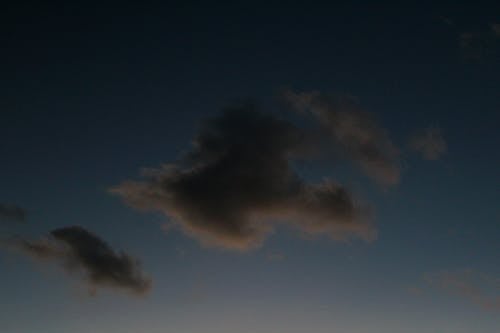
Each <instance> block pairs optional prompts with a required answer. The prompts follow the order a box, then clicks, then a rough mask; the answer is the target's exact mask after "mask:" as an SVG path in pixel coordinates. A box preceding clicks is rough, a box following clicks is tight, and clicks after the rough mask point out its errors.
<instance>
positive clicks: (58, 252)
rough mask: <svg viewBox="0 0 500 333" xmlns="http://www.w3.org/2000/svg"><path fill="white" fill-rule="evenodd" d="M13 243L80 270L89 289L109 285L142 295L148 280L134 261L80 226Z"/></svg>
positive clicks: (44, 258)
mask: <svg viewBox="0 0 500 333" xmlns="http://www.w3.org/2000/svg"><path fill="white" fill-rule="evenodd" d="M16 245H17V246H18V247H19V248H21V250H22V251H23V252H24V253H26V254H28V255H30V256H31V257H33V258H35V259H37V260H42V261H45V260H50V261H52V260H56V261H58V262H60V263H61V264H62V266H63V267H64V268H65V269H66V270H67V271H68V272H79V273H83V275H84V277H85V279H86V281H87V282H88V284H89V286H90V288H91V290H95V289H96V288H99V287H113V288H121V289H124V290H128V291H132V292H134V293H138V294H144V293H146V292H147V291H149V289H150V288H151V280H150V279H149V278H147V277H146V276H145V275H144V274H143V273H142V271H141V268H140V263H139V261H138V260H136V259H134V258H132V257H131V256H129V255H127V254H125V253H123V252H120V253H117V252H115V251H114V250H113V249H112V248H111V247H110V246H109V245H108V244H107V243H106V242H104V241H103V240H101V239H100V238H99V237H98V236H96V235H95V234H93V233H91V232H89V231H87V230H85V229H84V228H82V227H78V226H74V227H66V228H61V229H56V230H54V231H52V232H51V233H50V236H49V237H47V238H44V239H41V240H38V241H27V240H19V241H18V242H17V243H16Z"/></svg>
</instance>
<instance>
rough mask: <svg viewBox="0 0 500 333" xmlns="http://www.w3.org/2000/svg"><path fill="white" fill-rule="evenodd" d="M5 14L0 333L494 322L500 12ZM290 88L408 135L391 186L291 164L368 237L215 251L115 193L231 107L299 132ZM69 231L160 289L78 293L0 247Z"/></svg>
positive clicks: (40, 264)
mask: <svg viewBox="0 0 500 333" xmlns="http://www.w3.org/2000/svg"><path fill="white" fill-rule="evenodd" d="M0 19H1V23H0V24H1V26H2V29H1V30H0V31H1V32H0V37H1V39H0V40H1V41H2V54H1V55H0V57H1V58H2V61H1V64H0V66H1V67H0V72H1V73H2V74H1V80H0V84H1V89H0V94H1V98H0V101H1V106H0V110H1V117H0V156H2V163H1V166H0V168H1V169H0V170H1V172H0V184H1V186H0V233H1V234H0V236H1V238H2V247H1V248H0V266H1V267H2V268H1V269H2V271H1V272H2V273H1V274H0V286H1V287H0V288H1V289H0V290H1V301H0V331H1V332H5V333H17V332H23V333H31V332H37V333H45V332H47V333H63V332H72V333H90V332H92V333H93V332H99V333H100V332H106V333H115V332H116V333H118V332H120V333H136V332H147V333H160V332H176V333H182V332H186V333H188V332H189V333H198V332H199V333H201V332H204V333H205V332H214V333H215V332H217V333H247V332H248V333H250V332H252V333H254V332H266V333H269V332H273V333H277V332H286V333H295V332H317V333H322V332H325V333H326V332H334V333H382V332H405V333H406V332H407V333H413V332H415V333H417V332H419V333H420V332H429V333H431V332H432V333H433V332H435V333H438V332H439V333H446V332H450V333H452V332H453V333H470V332H480V333H494V332H499V331H500V265H499V255H500V242H499V239H500V227H499V223H500V205H499V203H498V198H499V188H500V172H499V170H500V155H499V153H498V147H499V145H500V131H499V129H498V124H499V123H500V99H499V97H500V95H499V87H500V84H499V83H500V82H499V78H500V25H499V24H500V6H499V5H495V6H493V5H490V6H481V5H479V4H478V5H474V6H472V5H458V4H451V3H450V4H442V5H441V4H434V5H432V6H426V5H423V4H420V5H419V6H414V7H412V6H394V5H392V4H383V3H378V4H376V5H375V4H369V2H364V3H363V2H359V3H357V4H351V5H345V6H342V5H338V6H336V5H330V6H324V5H313V4H312V3H310V2H309V3H307V2H304V3H302V4H299V3H294V4H284V3H280V4H272V3H265V4H264V3H257V2H245V3H239V4H235V2H232V3H231V4H229V5H228V4H225V5H217V4H205V5H200V4H187V2H185V1H179V2H178V4H174V3H173V2H172V3H171V4H168V5H167V4H165V5H139V4H132V3H131V4H123V3H121V4H119V5H108V6H104V5H102V4H100V5H92V4H89V3H83V4H67V3H62V4H56V3H53V4H45V5H41V4H30V3H20V2H19V3H16V4H11V5H6V6H4V8H3V9H2V11H1V14H0ZM288 91H293V92H297V93H302V92H303V93H310V92H313V91H315V92H319V93H321V94H326V95H328V94H336V95H337V96H339V95H340V96H352V98H353V99H356V101H358V102H359V105H360V107H361V108H362V109H363V110H365V111H367V112H369V113H373V116H374V117H375V118H376V119H377V123H378V124H379V125H380V127H381V128H382V129H383V131H384V132H387V133H388V136H389V137H390V140H391V142H392V143H393V144H394V145H395V146H397V147H398V150H399V152H400V154H399V155H398V156H399V157H398V167H399V168H400V173H401V174H400V179H399V182H397V184H392V186H383V185H382V186H380V184H377V182H373V181H372V180H371V179H370V178H369V177H366V175H364V174H363V172H362V171H360V170H359V169H357V168H355V167H353V165H352V163H350V162H349V161H347V162H345V161H338V160H337V158H329V157H327V158H326V159H322V160H317V159H312V160H310V161H302V160H300V161H298V162H296V163H294V164H293V168H294V170H295V171H296V172H297V174H298V175H300V176H301V177H302V178H303V179H304V181H307V182H318V181H321V180H322V179H324V177H329V178H330V179H333V180H335V181H337V182H338V183H340V184H342V185H344V186H346V187H347V188H348V189H349V190H350V191H352V192H353V193H356V195H359V196H360V197H361V198H363V200H365V201H366V202H368V203H369V204H370V206H371V207H373V210H374V218H373V225H374V227H375V228H376V230H377V234H378V236H377V237H376V239H373V240H371V241H365V240H363V239H359V238H357V237H354V238H352V239H349V240H347V241H345V240H343V241H338V240H334V239H332V238H330V237H328V236H326V235H316V236H314V237H310V236H307V235H304V234H302V233H301V232H297V231H296V230H293V229H292V228H287V227H286V226H282V225H280V226H278V227H277V228H276V229H275V230H274V232H272V233H271V234H270V235H268V236H267V237H266V239H265V240H264V242H263V243H262V244H261V245H260V246H257V247H255V248H251V249H246V250H244V251H235V250H234V249H227V248H224V247H221V246H206V244H203V243H201V242H200V238H199V237H195V236H193V235H187V234H186V233H184V232H183V231H182V230H181V228H173V229H169V228H165V226H164V225H165V223H166V222H168V221H169V218H168V217H166V216H165V215H163V214H161V213H160V212H157V211H152V212H151V211H141V210H137V209H134V208H133V207H130V206H129V205H127V203H126V202H124V201H123V200H122V199H121V198H120V197H119V196H117V195H113V194H112V193H110V189H111V188H113V187H115V186H118V185H119V184H122V183H123V182H124V181H128V180H140V179H141V176H140V172H141V169H143V168H158V167H160V166H161V165H162V164H165V163H172V162H176V161H178V160H179V158H180V157H182V156H183V155H184V154H185V153H186V152H188V151H189V150H190V149H191V147H192V142H193V138H194V137H196V134H197V133H198V129H199V127H200V124H201V123H202V121H203V120H204V119H205V118H207V117H216V116H218V115H220V111H221V110H222V109H223V108H225V107H226V106H228V105H234V104H235V103H240V102H241V101H252V102H253V103H255V104H256V105H257V106H258V108H259V109H260V110H262V112H266V113H270V114H273V115H274V116H276V117H279V118H280V119H285V120H286V121H289V122H291V123H294V124H299V125H300V124H301V123H302V120H301V119H302V118H301V117H302V116H303V115H300V114H297V113H294V112H290V111H289V110H287V109H288V108H287V106H286V105H285V104H286V103H284V101H283V92H288ZM349 98H351V97H349ZM429 130H430V131H431V132H432V131H434V132H433V133H437V134H436V135H437V136H439V138H440V139H442V140H443V142H445V143H446V145H445V146H446V149H444V148H443V149H438V151H437V152H435V153H436V156H432V158H429V156H426V155H425V154H422V151H423V150H422V149H420V151H418V149H412V147H413V148H415V144H413V145H412V138H413V143H414V141H415V138H418V137H419V136H422V133H430V132H428V131H429ZM426 131H427V132H426ZM425 142H426V143H427V144H430V145H431V148H435V145H433V144H435V142H430V143H429V142H427V141H425ZM427 147H428V146H427ZM235 181H236V182H238V180H237V179H235ZM13 207H18V209H19V211H22V212H23V213H24V212H25V213H26V216H25V218H24V216H23V214H16V213H13V212H16V210H13V209H14V208H13ZM220 209H224V204H223V203H221V207H220ZM19 211H17V212H19ZM74 225H78V226H81V227H83V228H85V229H86V230H90V231H91V232H92V233H94V234H95V235H97V236H98V237H99V238H101V239H102V240H104V241H105V242H106V243H107V244H109V246H110V247H111V248H113V249H115V250H116V251H120V250H123V251H124V252H125V253H127V254H129V255H130V256H133V257H134V258H138V259H139V260H140V261H141V263H142V266H141V267H142V269H143V271H144V272H145V273H146V274H147V275H148V276H150V277H151V279H152V288H151V290H149V292H147V293H145V294H144V295H142V294H141V295H131V294H130V293H127V292H122V290H119V289H116V288H106V286H104V287H102V288H101V286H100V285H99V283H97V282H96V286H97V287H98V288H97V292H96V293H95V294H89V290H88V284H87V283H86V282H85V279H84V278H83V279H82V272H78V271H71V272H70V273H69V274H68V272H66V269H65V268H64V265H63V266H61V265H58V263H57V261H54V262H52V261H50V260H49V261H43V260H42V261H39V260H33V258H30V256H27V255H26V253H23V251H19V249H16V247H15V246H14V248H12V246H5V245H4V243H9V239H12V237H13V236H15V237H16V239H17V238H21V239H26V240H30V241H35V240H38V239H40V238H41V237H45V236H46V235H48V234H49V233H50V232H51V231H52V230H54V229H59V228H65V227H68V226H74ZM165 229H168V230H165ZM85 267H87V266H85ZM85 267H83V268H85Z"/></svg>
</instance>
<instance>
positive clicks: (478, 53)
mask: <svg viewBox="0 0 500 333" xmlns="http://www.w3.org/2000/svg"><path fill="white" fill-rule="evenodd" d="M499 38H500V24H498V23H493V24H490V26H489V28H488V29H487V30H485V29H482V30H478V31H474V32H470V31H466V32H462V33H460V34H459V35H458V41H459V46H460V49H461V51H462V54H463V56H464V58H465V59H468V60H476V61H479V60H483V59H490V58H491V59H493V58H495V57H496V56H497V55H498V53H499V50H500V43H499V41H500V39H499Z"/></svg>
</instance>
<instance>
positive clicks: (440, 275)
mask: <svg viewBox="0 0 500 333" xmlns="http://www.w3.org/2000/svg"><path fill="white" fill-rule="evenodd" d="M425 281H426V282H427V283H429V284H430V285H431V286H435V287H438V288H440V289H442V290H445V291H447V292H449V293H451V294H453V295H456V296H459V297H462V298H464V299H466V300H468V301H470V302H471V303H474V304H477V305H479V306H480V307H482V308H484V309H486V310H490V311H491V310H492V311H500V279H499V278H498V277H493V276H490V275H488V274H485V273H481V272H478V271H475V270H472V269H464V270H458V271H439V272H436V273H429V274H426V275H425Z"/></svg>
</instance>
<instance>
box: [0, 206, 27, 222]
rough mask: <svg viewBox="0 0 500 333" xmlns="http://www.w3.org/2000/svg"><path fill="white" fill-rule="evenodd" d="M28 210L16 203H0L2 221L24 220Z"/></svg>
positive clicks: (0, 218) (0, 219)
mask: <svg viewBox="0 0 500 333" xmlns="http://www.w3.org/2000/svg"><path fill="white" fill-rule="evenodd" d="M26 215H27V214H26V210H25V209H24V208H21V207H19V206H16V205H11V204H3V203H0V221H15V222H24V221H25V220H26Z"/></svg>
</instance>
